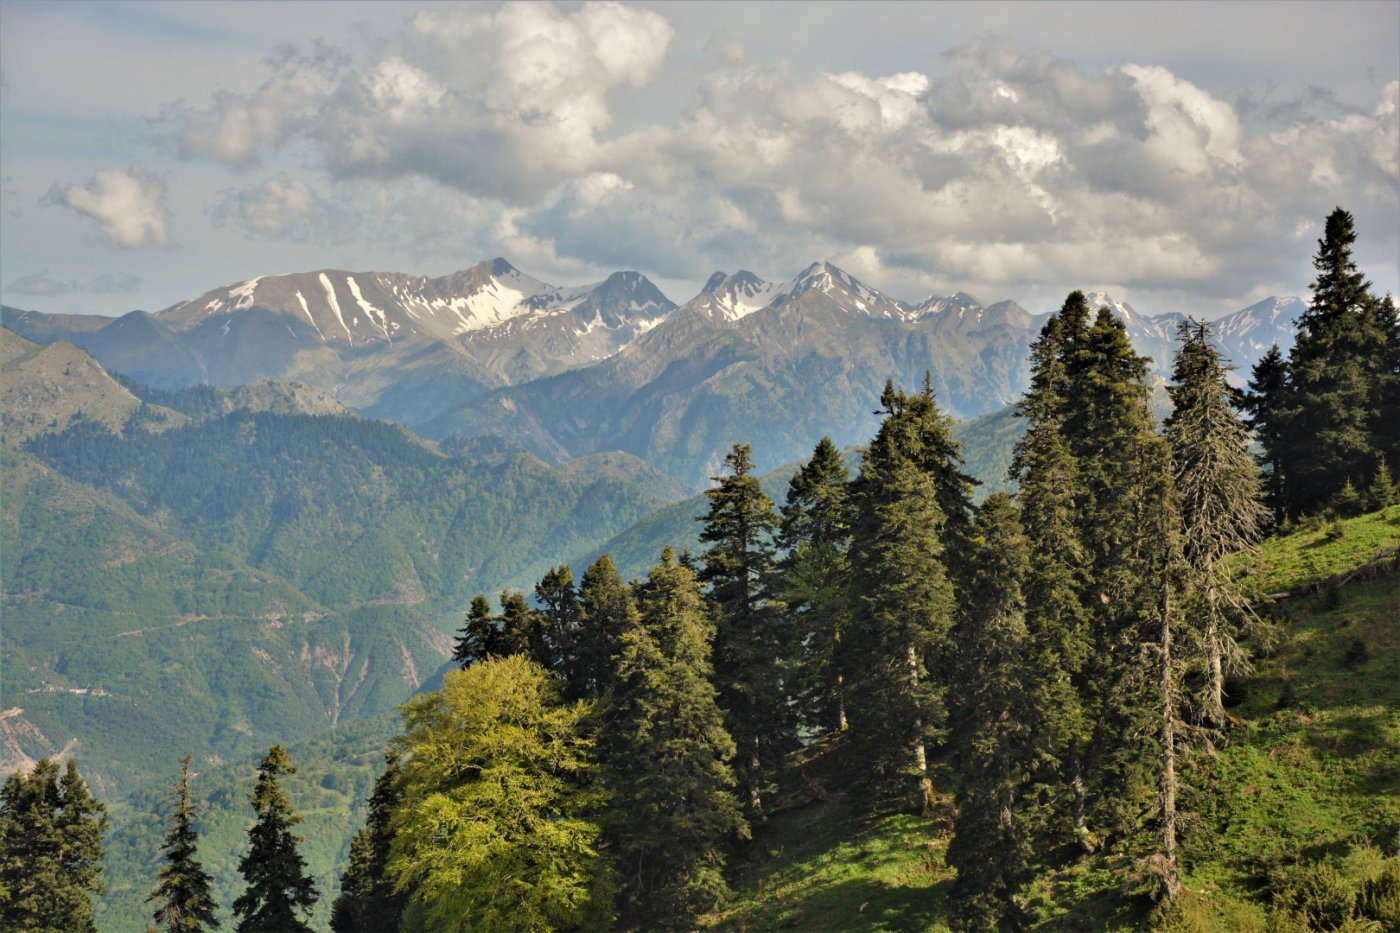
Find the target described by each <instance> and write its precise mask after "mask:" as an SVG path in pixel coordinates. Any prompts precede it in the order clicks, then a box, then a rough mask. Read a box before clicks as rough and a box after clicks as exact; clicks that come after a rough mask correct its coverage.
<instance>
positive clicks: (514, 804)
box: [389, 654, 613, 931]
mask: <svg viewBox="0 0 1400 933" xmlns="http://www.w3.org/2000/svg"><path fill="white" fill-rule="evenodd" d="M588 713H589V709H588V706H587V704H585V703H576V704H572V705H566V704H565V703H564V702H563V700H562V698H561V696H560V694H559V688H558V684H557V683H556V682H555V680H554V679H553V678H552V677H551V676H550V674H549V673H548V672H547V671H546V670H545V669H544V668H542V667H540V666H539V665H538V664H536V663H534V662H533V661H531V660H530V659H529V658H527V657H523V656H521V655H519V654H515V655H509V656H505V657H500V658H493V659H490V660H487V661H483V662H482V663H480V664H476V665H473V666H472V667H470V668H468V669H467V670H465V671H450V672H448V674H447V676H446V678H445V679H444V680H443V685H442V689H441V690H439V691H437V692H435V693H430V694H426V695H422V696H418V697H415V698H413V699H412V700H410V701H409V702H408V703H407V704H406V705H405V706H404V714H403V715H404V727H405V734H404V736H403V738H402V739H400V740H399V741H398V742H397V743H396V748H397V750H398V751H399V752H400V753H401V755H402V760H403V764H402V766H401V767H402V778H401V781H400V787H401V789H402V799H401V801H400V802H399V803H398V804H397V806H396V807H395V811H394V817H393V820H392V830H393V842H392V846H391V851H392V854H391V856H390V859H389V872H390V874H391V875H392V876H393V878H394V879H395V882H396V885H397V887H398V888H400V889H402V890H406V891H408V892H411V897H412V904H411V906H410V908H409V915H410V916H412V917H413V918H414V920H415V922H416V923H417V924H419V925H421V926H422V927H423V928H426V929H431V930H443V931H451V930H503V929H511V930H555V929H576V928H586V929H598V928H605V927H606V926H607V924H608V922H609V920H610V919H611V898H612V891H613V888H612V883H611V874H610V872H609V870H608V867H607V865H606V862H605V861H604V859H603V858H602V856H601V855H600V854H599V850H598V843H599V837H600V830H599V828H598V825H597V823H596V822H594V820H593V818H592V816H591V814H593V813H595V812H596V811H597V810H598V809H600V807H601V806H602V805H603V803H604V797H603V794H602V791H601V789H600V785H597V784H591V783H590V782H589V781H588V771H589V769H590V768H591V767H592V763H593V744H594V743H593V739H592V737H591V736H589V735H588V734H587V732H586V729H585V727H584V722H585V720H586V717H587V715H588Z"/></svg>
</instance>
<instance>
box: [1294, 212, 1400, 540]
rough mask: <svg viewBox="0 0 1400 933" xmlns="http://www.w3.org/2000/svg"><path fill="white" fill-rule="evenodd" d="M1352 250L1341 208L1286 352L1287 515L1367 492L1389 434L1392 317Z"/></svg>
mask: <svg viewBox="0 0 1400 933" xmlns="http://www.w3.org/2000/svg"><path fill="white" fill-rule="evenodd" d="M1355 243H1356V230H1355V226H1354V222H1353V220H1352V216H1351V214H1349V213H1348V212H1346V211H1344V210H1342V209H1341V208H1340V207H1339V208H1337V209H1336V210H1334V211H1333V212H1332V213H1331V214H1330V215H1328V217H1327V222H1326V225H1325V229H1324V233H1323V238H1322V239H1321V240H1319V241H1318V250H1317V254H1316V255H1315V256H1314V257H1313V266H1314V268H1315V269H1316V270H1317V278H1316V280H1315V281H1314V282H1313V283H1312V289H1313V298H1312V301H1311V302H1310V303H1309V304H1308V307H1307V309H1306V310H1305V311H1304V312H1303V314H1302V316H1301V317H1300V318H1299V320H1298V333H1297V336H1296V338H1295V339H1294V341H1293V349H1292V350H1291V351H1290V352H1289V357H1288V377H1289V404H1288V406H1287V411H1286V414H1285V420H1286V432H1287V434H1286V443H1285V444H1284V445H1282V447H1281V448H1280V453H1281V455H1282V460H1283V475H1284V479H1285V484H1286V486H1285V488H1286V490H1287V498H1288V503H1287V505H1288V509H1289V511H1290V513H1292V514H1297V513H1300V512H1313V511H1316V510H1318V509H1320V508H1322V507H1324V506H1326V505H1327V504H1329V503H1330V502H1331V500H1332V498H1333V497H1334V496H1336V495H1337V494H1338V493H1339V492H1340V491H1341V489H1342V487H1343V486H1344V485H1346V483H1347V481H1348V480H1350V481H1351V483H1352V484H1353V485H1354V486H1355V487H1357V488H1361V487H1363V486H1365V485H1366V483H1367V482H1368V481H1369V480H1370V478H1371V476H1372V475H1373V474H1374V472H1375V468H1376V463H1377V461H1378V460H1379V459H1380V457H1381V456H1383V455H1384V453H1385V447H1386V446H1388V444H1387V441H1388V437H1389V434H1390V432H1393V431H1395V430H1396V429H1395V428H1394V427H1393V424H1394V420H1395V418H1394V412H1393V410H1392V411H1389V412H1387V411H1386V410H1384V409H1383V408H1382V405H1383V404H1384V401H1385V400H1386V398H1387V396H1388V395H1389V391H1390V387H1391V385H1392V382H1391V380H1392V379H1393V378H1394V377H1395V370H1394V363H1395V360H1394V345H1395V341H1394V334H1395V327H1396V325H1395V322H1394V311H1393V309H1392V310H1391V311H1390V313H1389V321H1386V320H1385V318H1386V316H1387V315H1386V314H1385V312H1383V311H1382V310H1380V309H1379V307H1378V306H1379V305H1381V304H1382V302H1379V301H1378V300H1377V299H1376V297H1375V296H1374V295H1372V293H1371V286H1370V283H1369V282H1368V281H1366V277H1365V275H1364V274H1362V272H1361V270H1360V269H1359V268H1357V266H1356V262H1355V261H1354V260H1353V258H1352V246H1353V245H1354V244H1355ZM1387 325H1388V326H1387Z"/></svg>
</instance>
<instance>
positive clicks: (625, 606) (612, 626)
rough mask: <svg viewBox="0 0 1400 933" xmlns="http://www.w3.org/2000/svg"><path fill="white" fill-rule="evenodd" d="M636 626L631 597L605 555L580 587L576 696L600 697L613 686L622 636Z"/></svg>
mask: <svg viewBox="0 0 1400 933" xmlns="http://www.w3.org/2000/svg"><path fill="white" fill-rule="evenodd" d="M636 624H637V607H636V604H635V603H634V601H633V599H632V593H631V591H630V590H628V588H627V586H626V584H624V583H623V582H622V577H620V576H618V573H617V566H616V565H615V564H614V563H613V559H612V558H611V557H610V556H608V555H607V554H604V555H603V556H602V557H599V558H598V559H597V560H596V561H594V562H593V564H592V565H591V566H590V567H589V568H588V569H587V570H585V571H584V572H583V581H582V583H581V584H580V585H579V608H578V630H577V632H578V634H577V638H576V639H575V643H574V651H575V658H576V669H575V678H576V681H575V686H574V692H575V693H576V694H578V695H579V696H586V697H599V696H602V695H603V693H604V691H606V690H608V689H609V688H610V687H611V686H612V685H613V681H614V679H615V678H616V675H617V664H618V658H619V656H620V655H621V653H622V636H623V633H624V632H626V631H628V630H629V629H631V628H633V627H634V626H636Z"/></svg>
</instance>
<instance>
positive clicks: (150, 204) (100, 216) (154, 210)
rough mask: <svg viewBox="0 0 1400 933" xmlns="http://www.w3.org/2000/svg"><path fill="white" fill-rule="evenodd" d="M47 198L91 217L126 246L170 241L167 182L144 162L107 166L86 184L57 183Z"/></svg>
mask: <svg viewBox="0 0 1400 933" xmlns="http://www.w3.org/2000/svg"><path fill="white" fill-rule="evenodd" d="M45 201H46V202H47V203H54V204H62V205H64V206H66V207H71V208H72V209H73V210H75V211H77V212H78V213H80V214H85V215H86V216H88V217H91V218H92V219H93V220H95V221H97V223H98V225H99V226H100V227H101V228H102V232H103V233H105V234H107V236H108V237H109V238H110V239H111V240H112V242H113V243H115V244H116V245H117V246H120V247H121V248H123V249H135V248H137V247H139V246H144V245H146V244H147V243H151V244H153V245H156V246H168V245H170V239H169V236H168V235H167V233H166V229H165V227H166V210H165V183H164V182H162V181H161V180H160V179H158V178H155V177H152V176H151V175H148V174H147V173H146V172H145V171H144V170H142V169H141V167H140V166H136V165H133V166H132V167H131V168H129V169H119V168H109V169H104V170H102V171H100V172H98V173H97V174H96V175H94V176H93V178H92V179H91V180H90V181H89V182H88V183H87V184H86V185H70V186H68V187H66V188H64V187H60V186H58V185H54V186H53V188H51V189H50V190H49V193H48V195H47V196H46V197H45Z"/></svg>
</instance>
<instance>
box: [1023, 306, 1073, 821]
mask: <svg viewBox="0 0 1400 933" xmlns="http://www.w3.org/2000/svg"><path fill="white" fill-rule="evenodd" d="M1086 314H1087V306H1086V305H1085V301H1084V295H1083V293H1082V292H1073V293H1072V294H1070V296H1069V297H1068V298H1067V299H1066V300H1065V305H1064V307H1063V309H1062V310H1061V311H1060V312H1059V313H1058V314H1055V315H1052V316H1051V318H1050V319H1049V320H1048V321H1046V323H1045V326H1044V328H1043V329H1042V330H1041V332H1040V337H1039V338H1038V339H1037V340H1036V342H1035V343H1034V344H1032V345H1031V387H1030V389H1029V391H1027V393H1026V395H1025V397H1024V398H1023V399H1022V400H1021V402H1020V403H1019V404H1018V405H1017V408H1016V413H1017V415H1018V416H1019V417H1021V418H1024V419H1025V420H1026V422H1027V425H1026V433H1025V436H1024V437H1023V438H1022V440H1021V442H1020V444H1018V445H1017V447H1016V455H1015V459H1014V460H1013V462H1012V477H1013V478H1014V479H1016V480H1017V481H1018V484H1019V486H1020V492H1019V499H1020V504H1021V521H1022V524H1023V526H1024V529H1025V534H1026V539H1027V542H1028V544H1029V546H1030V548H1031V550H1032V552H1033V553H1034V554H1035V559H1034V560H1033V561H1031V563H1030V566H1029V567H1028V568H1027V572H1026V577H1025V581H1024V583H1023V584H1022V586H1023V589H1024V591H1025V596H1026V625H1027V629H1028V633H1027V643H1026V651H1027V663H1028V664H1029V667H1030V672H1031V673H1030V674H1029V676H1028V677H1027V691H1028V697H1027V707H1028V709H1029V710H1032V711H1033V712H1034V715H1035V716H1036V718H1037V721H1038V722H1040V723H1042V725H1043V730H1042V731H1041V732H1040V733H1039V735H1038V736H1037V742H1038V746H1039V758H1040V767H1039V768H1038V773H1037V781H1038V782H1039V783H1040V784H1041V786H1042V788H1043V793H1044V794H1045V799H1046V803H1047V806H1046V807H1045V808H1043V809H1042V810H1040V811H1039V812H1038V813H1037V814H1035V815H1034V817H1033V818H1034V819H1035V820H1036V821H1037V822H1038V823H1039V826H1038V828H1037V835H1038V836H1039V837H1040V838H1041V839H1042V840H1043V844H1044V845H1045V846H1046V847H1047V848H1049V847H1054V846H1056V845H1058V844H1059V843H1061V842H1063V841H1065V840H1066V839H1068V838H1069V837H1070V835H1071V834H1072V835H1073V836H1074V837H1077V838H1078V839H1079V841H1080V842H1081V844H1086V843H1087V842H1088V840H1087V838H1086V833H1087V830H1086V828H1085V823H1084V785H1083V775H1082V760H1083V748H1084V746H1085V744H1086V743H1087V742H1088V740H1089V735H1090V727H1089V722H1088V720H1087V718H1086V716H1085V710H1084V704H1083V702H1082V699H1081V695H1080V694H1081V691H1082V690H1083V689H1084V687H1085V684H1084V672H1085V664H1086V663H1087V661H1088V657H1089V628H1088V620H1089V612H1088V609H1087V607H1086V606H1085V603H1084V595H1083V593H1084V582H1085V576H1084V564H1085V559H1086V558H1085V554H1086V552H1085V549H1084V545H1083V543H1082V542H1081V540H1080V531H1081V529H1080V526H1079V512H1078V509H1079V506H1080V504H1081V503H1082V500H1083V494H1082V492H1081V491H1080V488H1079V464H1078V462H1077V461H1076V459H1075V458H1074V457H1073V456H1072V455H1071V453H1070V448H1069V442H1068V440H1067V438H1066V437H1065V435H1064V430H1063V429H1064V422H1065V419H1066V416H1067V411H1068V399H1067V397H1066V392H1067V390H1068V369H1067V359H1068V356H1069V351H1070V346H1071V341H1072V340H1074V339H1077V338H1081V337H1082V331H1079V332H1070V333H1069V334H1066V331H1065V328H1066V326H1068V325H1067V322H1072V321H1079V322H1083V320H1084V319H1085V315H1086Z"/></svg>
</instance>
